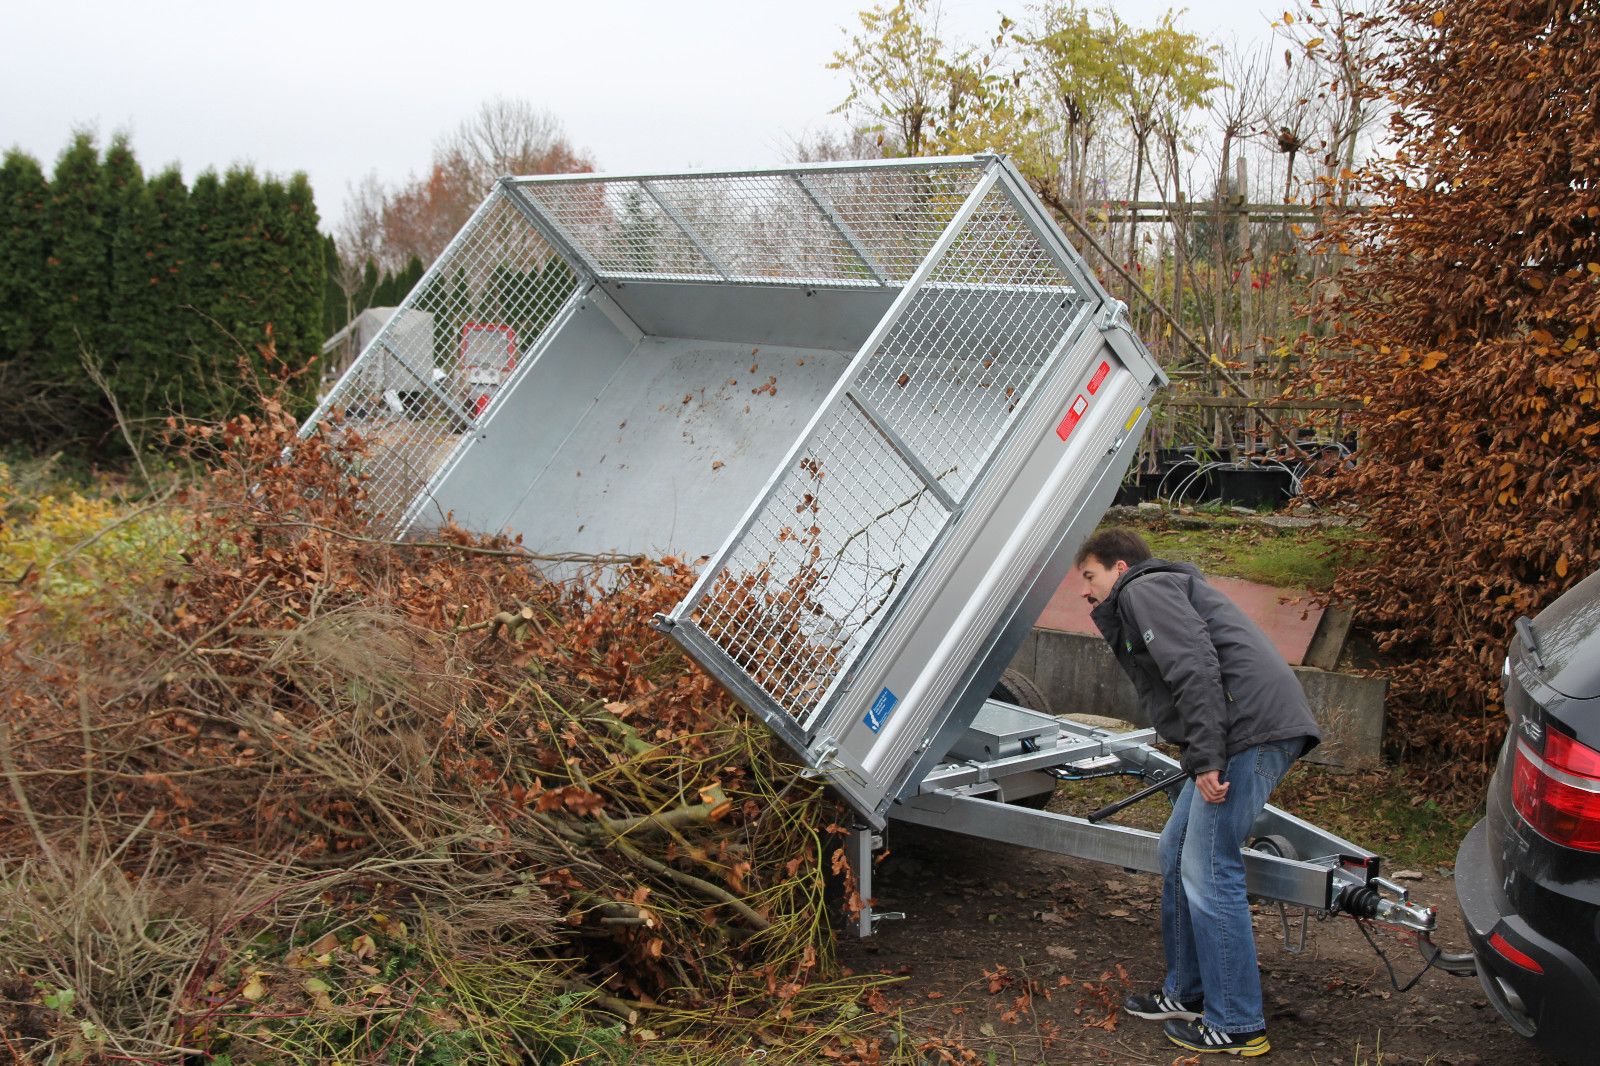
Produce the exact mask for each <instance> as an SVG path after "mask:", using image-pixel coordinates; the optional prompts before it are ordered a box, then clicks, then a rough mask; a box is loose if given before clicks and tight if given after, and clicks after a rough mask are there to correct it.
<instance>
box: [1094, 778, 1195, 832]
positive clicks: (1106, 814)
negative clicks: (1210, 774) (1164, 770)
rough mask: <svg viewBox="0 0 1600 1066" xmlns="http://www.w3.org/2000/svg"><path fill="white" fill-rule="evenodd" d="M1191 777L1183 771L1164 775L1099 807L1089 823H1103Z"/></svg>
mask: <svg viewBox="0 0 1600 1066" xmlns="http://www.w3.org/2000/svg"><path fill="white" fill-rule="evenodd" d="M1193 776H1194V775H1193V774H1192V773H1190V772H1188V771H1184V772H1182V773H1179V774H1164V775H1162V776H1160V777H1158V778H1157V779H1156V780H1155V782H1154V783H1152V784H1149V785H1146V786H1145V787H1144V788H1141V789H1140V790H1139V791H1137V792H1135V793H1134V794H1133V795H1131V796H1124V797H1123V798H1122V799H1119V800H1117V801H1116V802H1115V803H1108V804H1106V805H1105V806H1104V807H1101V808H1100V809H1099V810H1098V811H1095V812H1094V813H1093V814H1091V815H1089V823H1090V824H1091V825H1092V824H1094V823H1095V822H1102V821H1105V820H1106V819H1107V818H1110V817H1111V816H1112V815H1113V814H1116V813H1117V812H1118V811H1124V810H1127V809H1128V808H1129V807H1132V806H1133V805H1134V804H1135V803H1138V802H1139V801H1140V800H1146V799H1149V798H1150V797H1151V796H1154V795H1155V794H1156V793H1157V792H1165V791H1166V790H1167V789H1169V788H1171V787H1172V786H1173V785H1176V784H1178V783H1179V782H1181V781H1185V780H1187V779H1189V778H1191V777H1193Z"/></svg>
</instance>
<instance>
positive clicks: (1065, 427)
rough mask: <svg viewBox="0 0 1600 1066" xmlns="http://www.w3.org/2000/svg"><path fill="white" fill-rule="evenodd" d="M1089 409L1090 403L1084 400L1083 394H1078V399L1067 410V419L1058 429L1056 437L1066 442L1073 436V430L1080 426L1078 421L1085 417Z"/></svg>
mask: <svg viewBox="0 0 1600 1066" xmlns="http://www.w3.org/2000/svg"><path fill="white" fill-rule="evenodd" d="M1088 409H1089V401H1088V400H1086V399H1084V398H1083V393H1081V392H1080V393H1078V398H1077V399H1075V400H1073V401H1072V406H1071V407H1069V408H1067V417H1065V418H1063V419H1062V420H1061V424H1060V425H1058V426H1057V427H1056V436H1058V437H1060V438H1061V439H1062V440H1066V439H1067V438H1068V437H1069V436H1071V435H1072V431H1073V429H1074V428H1075V427H1076V426H1077V425H1078V419H1080V418H1082V417H1083V412H1085V411H1087V410H1088Z"/></svg>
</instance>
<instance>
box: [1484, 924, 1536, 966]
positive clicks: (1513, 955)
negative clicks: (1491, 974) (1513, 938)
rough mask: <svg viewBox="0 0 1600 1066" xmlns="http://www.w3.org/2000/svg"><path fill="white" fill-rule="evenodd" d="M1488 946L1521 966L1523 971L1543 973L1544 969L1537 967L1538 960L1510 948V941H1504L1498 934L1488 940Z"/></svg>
mask: <svg viewBox="0 0 1600 1066" xmlns="http://www.w3.org/2000/svg"><path fill="white" fill-rule="evenodd" d="M1489 946H1490V947H1492V948H1494V949H1495V950H1496V951H1498V952H1499V953H1500V954H1501V955H1502V956H1503V957H1505V958H1507V959H1510V960H1511V961H1512V962H1514V963H1516V964H1517V965H1518V966H1521V967H1522V968H1523V969H1524V970H1532V971H1533V972H1534V973H1544V967H1543V966H1540V965H1539V963H1538V960H1536V959H1534V958H1533V956H1531V955H1529V954H1528V953H1527V952H1524V951H1518V950H1517V949H1516V948H1514V947H1512V946H1511V943H1510V941H1508V940H1506V938H1505V937H1503V936H1501V935H1500V934H1499V933H1496V934H1494V936H1491V937H1490V938H1489Z"/></svg>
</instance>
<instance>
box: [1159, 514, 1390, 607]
mask: <svg viewBox="0 0 1600 1066" xmlns="http://www.w3.org/2000/svg"><path fill="white" fill-rule="evenodd" d="M1142 532H1143V534H1144V537H1145V539H1146V540H1147V541H1149V543H1150V549H1151V550H1152V551H1154V552H1155V553H1156V554H1157V555H1159V556H1160V557H1162V558H1163V559H1171V560H1173V561H1175V562H1186V563H1193V564H1195V565H1196V566H1198V567H1199V568H1200V569H1201V570H1204V571H1205V572H1206V573H1207V574H1210V575H1216V576H1221V577H1237V578H1243V579H1244V580H1246V581H1256V582H1259V583H1261V584H1263V585H1275V586H1278V587H1281V588H1296V589H1311V590H1313V591H1318V592H1321V591H1326V590H1327V589H1329V588H1331V587H1332V586H1333V574H1334V568H1335V566H1337V565H1338V564H1339V563H1340V562H1341V561H1345V560H1349V559H1351V558H1353V557H1355V555H1356V553H1358V552H1359V551H1360V546H1361V539H1360V538H1361V535H1360V533H1359V532H1358V531H1356V530H1352V529H1350V528H1348V527H1345V526H1305V527H1298V528H1293V529H1275V528H1273V527H1271V526H1264V525H1261V524H1259V523H1256V522H1247V521H1244V520H1241V519H1236V518H1228V517H1216V518H1208V519H1204V520H1196V519H1193V518H1186V519H1185V521H1184V524H1183V525H1182V526H1179V525H1177V524H1175V523H1172V522H1171V521H1170V520H1166V519H1161V520H1157V521H1156V522H1154V523H1153V524H1151V525H1150V526H1149V527H1147V528H1145V529H1144V530H1142Z"/></svg>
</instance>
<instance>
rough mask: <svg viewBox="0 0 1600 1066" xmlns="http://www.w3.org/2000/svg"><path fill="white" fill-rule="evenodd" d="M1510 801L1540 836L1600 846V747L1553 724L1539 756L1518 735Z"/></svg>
mask: <svg viewBox="0 0 1600 1066" xmlns="http://www.w3.org/2000/svg"><path fill="white" fill-rule="evenodd" d="M1511 804H1512V806H1514V807H1515V808H1516V809H1517V813H1518V814H1520V815H1522V817H1523V820H1524V821H1526V822H1527V823H1528V824H1529V825H1531V826H1532V827H1533V828H1534V830H1535V831H1536V832H1537V833H1538V834H1539V835H1540V836H1543V837H1545V838H1547V839H1549V840H1553V841H1555V842H1556V843H1557V844H1562V845H1564V846H1566V847H1569V848H1577V849H1578V850H1580V851H1600V752H1597V751H1595V750H1594V749H1593V748H1589V747H1586V746H1585V745H1583V744H1579V743H1578V742H1577V741H1576V740H1573V739H1572V738H1571V737H1568V736H1566V735H1564V734H1562V733H1557V732H1555V731H1554V730H1550V731H1548V732H1546V734H1545V742H1544V754H1543V756H1540V755H1539V754H1538V753H1536V752H1535V751H1534V750H1533V749H1532V748H1531V747H1529V746H1528V742H1527V741H1525V740H1518V741H1517V753H1516V759H1515V764H1514V766H1513V768H1512V777H1511Z"/></svg>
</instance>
